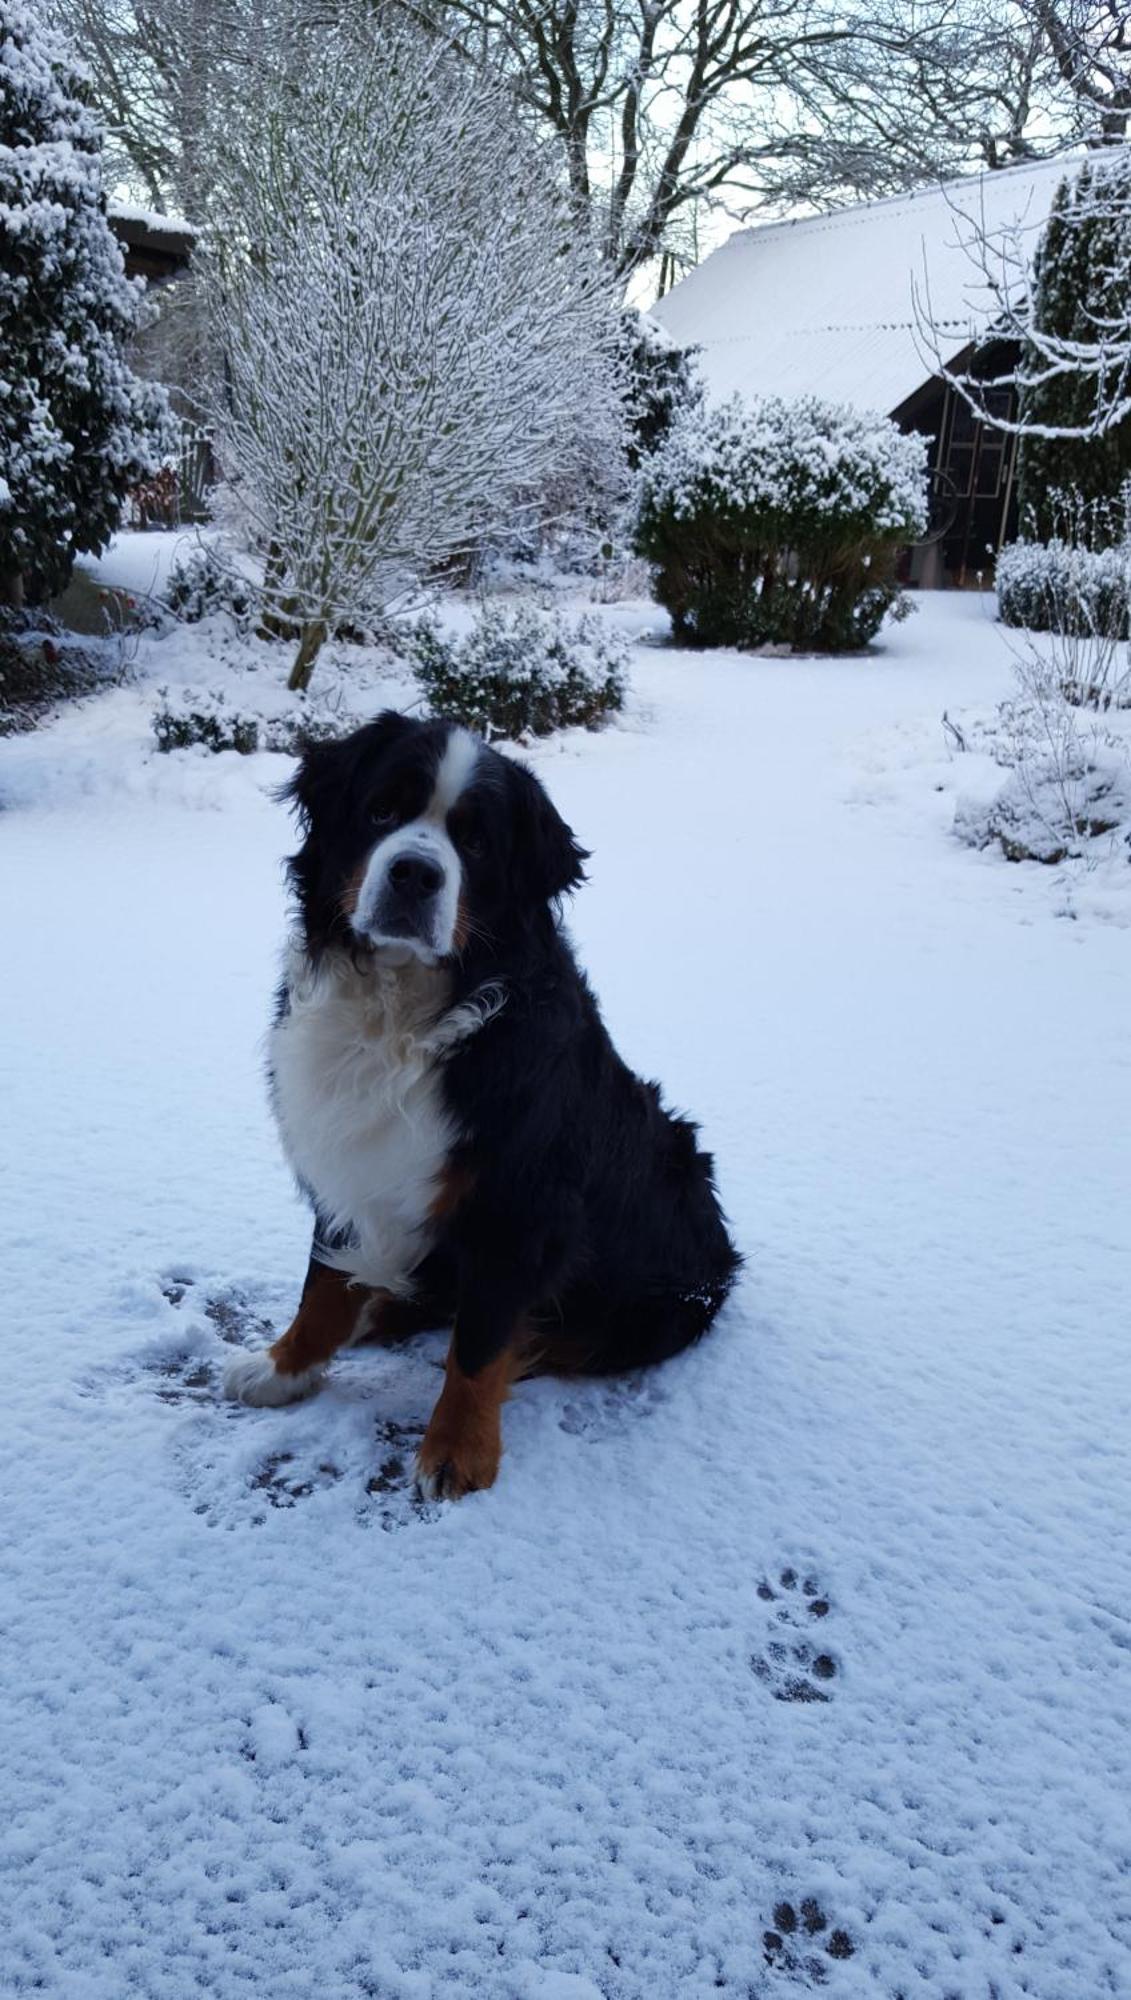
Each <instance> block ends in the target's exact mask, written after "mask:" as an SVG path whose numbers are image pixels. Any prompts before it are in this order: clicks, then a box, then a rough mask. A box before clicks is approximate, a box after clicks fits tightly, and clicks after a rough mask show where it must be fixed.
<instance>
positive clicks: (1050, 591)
mask: <svg viewBox="0 0 1131 2000" xmlns="http://www.w3.org/2000/svg"><path fill="white" fill-rule="evenodd" d="M994 584H995V588H996V590H997V608H998V616H999V617H1000V619H1001V621H1002V624H1003V625H1014V626H1023V627H1025V628H1026V629H1027V630H1028V631H1030V632H1109V633H1111V634H1112V636H1113V637H1116V638H1126V637H1127V630H1128V612H1129V600H1131V548H1129V547H1127V546H1126V545H1124V546H1122V547H1116V548H1103V549H1089V548H1084V547H1079V546H1075V545H1073V544H1072V543H1071V542H1067V541H1054V542H1010V543H1009V544H1008V545H1007V546H1006V547H1005V548H1004V549H1003V550H1002V551H1001V554H1000V555H999V557H998V559H997V567H996V570H995V572H994Z"/></svg>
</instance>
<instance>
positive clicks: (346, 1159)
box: [269, 953, 482, 1293]
mask: <svg viewBox="0 0 1131 2000" xmlns="http://www.w3.org/2000/svg"><path fill="white" fill-rule="evenodd" d="M288 977H289V986H290V1005H289V1008H288V1010H287V1012H286V1013H285V1014H284V1015H283V1017H282V1019H281V1020H280V1021H278V1022H277V1023H276V1025H275V1027H274V1028H273V1029H272V1031H271V1037H270V1045H269V1046H270V1061H271V1069H272V1075H273V1096H274V1107H275V1115H276V1118H277V1120H278V1124H279V1130H280V1132H281V1134H282V1139H283V1145H284V1147H285V1148H286V1152H287V1156H288V1158H289V1160H290V1162H291V1165H292V1166H293V1168H294V1170H295V1172H296V1173H297V1174H298V1175H299V1176H300V1177H301V1179H302V1180H303V1182H304V1183H305V1185H306V1186H307V1187H308V1188H309V1189H310V1190H311V1192H312V1193H313V1195H314V1197H315V1199H316V1200H317V1203H318V1207H319V1210H320V1213H321V1217H322V1220H323V1222H324V1224H326V1225H328V1226H329V1227H330V1228H331V1229H333V1230H334V1231H339V1230H348V1231H349V1232H350V1233H351V1237H352V1239H353V1240H354V1242H355V1243H356V1248H351V1249H349V1250H343V1251H341V1252H339V1253H335V1254H334V1255H333V1258H332V1261H333V1262H334V1263H335V1264H337V1265H339V1266H340V1267H341V1268H342V1269H345V1270H348V1271H349V1272H350V1273H351V1274H352V1275H353V1276H355V1277H358V1278H360V1279H362V1280H363V1282H364V1283H366V1284H370V1285H376V1286H380V1287H382V1288H383V1289H385V1290H388V1291H391V1292H400V1293H403V1292H406V1291H408V1290H410V1289H411V1274H412V1272H413V1270H414V1268H415V1266H416V1265H417V1264H418V1263H419V1262H420V1259H421V1258H422V1257H423V1256H424V1255H425V1253H426V1251H427V1249H428V1243H429V1233H430V1215H429V1211H430V1208H431V1204H432V1202H433V1201H434V1199H435V1197H436V1194H437V1192H438V1188H439V1180H440V1176H441V1174H442V1172H443V1168H444V1164H445V1161H446V1159H447V1156H448V1154H449V1152H450V1150H451V1147H452V1144H453V1142H454V1140H455V1138H456V1137H457V1133H456V1131H455V1128H454V1126H453V1123H452V1120H451V1118H450V1116H449V1114H448V1111H447V1109H446V1107H445V1104H444V1099H443V1091H442V1087H441V1080H440V1062H439V1058H440V1056H441V1054H442V1052H443V1050H444V1049H445V1048H447V1047H449V1046H450V1045H451V1042H452V1040H453V1039H458V1038H459V1035H460V1034H461V1033H463V1032H467V1030H468V1028H470V1027H472V1026H473V1025H476V1026H477V1025H478V1023H479V1020H480V1019H481V1018H482V1014H481V1013H479V1014H478V1015H477V1016H476V1018H475V1021H474V1023H472V1022H471V1021H468V1023H467V1026H466V1027H465V1026H464V1024H463V1022H462V1020H461V1021H457V1019H456V1016H455V1015H454V1014H452V1013H451V1012H448V1011H447V1007H448V998H449V982H448V976H447V974H446V973H445V972H444V971H443V970H441V969H438V968H434V967H429V966H423V965H419V964H416V963H413V964H410V965H406V966H404V967H403V968H401V969H398V970H395V971H394V970H390V969H387V968H383V967H381V966H380V965H376V964H372V963H371V964H369V965H367V966H365V967H364V968H363V969H362V970H358V968H357V967H355V966H354V965H353V964H352V962H351V961H350V960H349V959H348V958H345V957H342V958H335V959H332V960H327V961H326V962H325V963H324V964H323V965H322V966H321V967H320V968H319V970H318V971H317V972H316V973H314V972H312V971H311V970H310V967H309V965H308V963H307V961H306V960H305V958H304V957H303V956H302V955H301V954H298V953H296V954H295V955H294V957H293V958H292V962H291V965H290V967H289V968H288ZM458 1013H459V1014H460V1015H461V1016H462V1015H463V1013H464V1010H463V1009H459V1010H458ZM327 1261H330V1258H329V1257H328V1258H327Z"/></svg>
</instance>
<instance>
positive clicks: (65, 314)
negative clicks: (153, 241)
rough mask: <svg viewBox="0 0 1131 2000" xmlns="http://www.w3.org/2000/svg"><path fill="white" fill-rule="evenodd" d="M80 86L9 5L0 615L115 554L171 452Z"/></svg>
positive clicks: (50, 43) (1, 286)
mask: <svg viewBox="0 0 1131 2000" xmlns="http://www.w3.org/2000/svg"><path fill="white" fill-rule="evenodd" d="M87 100H88V91H87V87H86V84H85V82H84V79H83V76H82V74H81V73H80V71H79V69H78V67H77V66H76V64H75V63H74V62H73V61H72V60H71V58H70V57H69V55H68V53H67V51H66V49H65V48H64V46H63V44H62V43H61V42H60V40H59V39H58V37H57V36H56V35H55V34H54V33H53V32H52V31H51V30H49V29H47V28H46V27H45V26H44V25H43V23H42V20H41V18H40V16H39V15H38V14H37V13H36V12H34V11H33V10H32V8H30V7H29V6H26V5H24V4H23V0H0V600H7V601H8V602H9V603H16V604H18V603H20V602H21V601H22V600H23V598H24V597H25V596H27V597H29V598H31V599H32V600H38V599H41V598H43V597H46V596H50V595H51V593H52V592H53V591H56V590H59V589H61V588H62V586H63V585H64V584H65V583H66V581H67V578H68V577H69V575H70V572H71V566H72V564H73V561H74V558H75V556H76V554H78V553H80V552H81V551H84V550H86V551H97V550H100V549H101V548H103V547H104V546H105V544H106V543H107V541H108V540H109V539H110V536H111V534H112V533H113V531H114V529H115V527H116V526H117V522H118V516H119V512H120V509H121V504H122V501H123V499H124V497H125V495H126V493H127V491H128V490H129V488H130V487H132V486H134V485H135V484H136V483H137V482H138V481H139V480H140V479H142V478H144V477H146V476H147V475H150V474H152V473H154V472H155V471H156V470H157V467H158V464H159V460H160V450H161V447H162V446H163V444H164V443H165V441H166V433H165V424H166V405H165V399H164V395H163V392H162V391H161V390H160V389H158V388H156V387H155V386H154V385H153V384H152V383H143V382H140V381H138V380H137V378H136V377H135V376H134V375H133V374H132V373H131V371H130V369H129V368H128V367H127V365H126V362H125V359H124V353H125V348H126V345H127V343H128V342H129V340H130V339H131V337H132V335H133V334H134V333H135V331H136V330H137V327H138V325H139V322H140V319H141V315H142V295H141V288H140V287H139V286H137V285H133V284H131V283H129V282H128V280H127V279H126V276H125V273H124V269H123V265H122V256H121V251H120V250H119V247H118V244H117V242H116V241H115V239H114V236H113V235H112V233H111V230H110V226H109V224H108V222H107V220H106V214H105V208H104V202H103V188H102V159H101V149H102V128H101V126H100V124H99V122H98V120H97V118H96V117H95V116H94V114H93V112H92V111H91V109H90V107H89V103H88V101H87Z"/></svg>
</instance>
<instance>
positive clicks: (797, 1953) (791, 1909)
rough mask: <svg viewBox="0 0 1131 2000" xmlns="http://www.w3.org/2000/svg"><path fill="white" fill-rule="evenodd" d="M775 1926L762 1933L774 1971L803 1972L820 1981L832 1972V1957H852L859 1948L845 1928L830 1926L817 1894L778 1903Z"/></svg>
mask: <svg viewBox="0 0 1131 2000" xmlns="http://www.w3.org/2000/svg"><path fill="white" fill-rule="evenodd" d="M773 1926H774V1927H773V1929H772V1930H767V1931H763V1933H762V1949H763V1951H764V1953H765V1957H766V1964H767V1965H768V1966H770V1967H771V1969H772V1970H773V1971H775V1972H792V1973H801V1974H803V1975H804V1976H805V1977H806V1978H807V1979H810V1980H812V1981H814V1983H815V1984H817V1985H822V1984H823V1983H824V1981H825V1980H826V1979H827V1978H828V1976H829V1966H828V1960H829V1959H830V1958H832V1959H842V1958H851V1957H852V1955H853V1953H854V1952H855V1950H856V1946H855V1945H854V1944H853V1942H852V1939H851V1938H850V1937H849V1935H848V1932H847V1931H846V1930H843V1929H842V1928H841V1927H840V1925H839V1924H838V1925H835V1926H833V1927H830V1924H829V1920H828V1917H827V1916H826V1915H825V1912H824V1911H823V1909H822V1908H821V1905H820V1904H819V1903H818V1901H817V1899H816V1897H815V1896H803V1897H802V1899H801V1901H800V1903H798V1904H796V1905H795V1904H793V1903H778V1904H777V1905H776V1906H775V1908H774V1915H773Z"/></svg>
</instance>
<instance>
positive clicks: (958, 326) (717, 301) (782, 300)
mask: <svg viewBox="0 0 1131 2000" xmlns="http://www.w3.org/2000/svg"><path fill="white" fill-rule="evenodd" d="M1068 164H1069V163H1067V162H1066V161H1065V160H1064V159H1058V160H1042V161H1040V162H1037V163H1034V164H1032V165H1027V166H1023V167H1011V168H1008V169H1006V170H1005V171H1004V172H1001V173H995V174H984V175H973V176H971V177H969V178H967V179H964V180H955V181H948V182H945V183H943V184H941V185H938V186H935V187H932V188H926V189H924V190H923V191H922V192H921V193H919V194H910V195H894V196H892V197H891V198H890V199H888V200H886V201H876V202H868V203H865V204H862V205H861V206H859V207H856V208H844V209H839V210H837V211H835V212H834V213H833V214H831V215H816V216H809V217H805V218H803V219H802V220H800V221H795V222H772V223H762V224H760V225H759V226H757V227H755V228H753V229H740V230H738V231H736V233H735V234H734V235H733V236H731V237H729V238H728V240H727V241H726V242H725V243H724V244H722V245H721V246H720V248H719V249H718V250H715V251H713V252H712V254H711V255H710V256H709V257H707V258H705V260H704V261H703V263H702V264H700V265H698V266H697V268H696V269H695V270H694V271H692V272H691V273H690V274H689V275H688V276H687V277H686V278H684V279H683V280H682V282H681V283H680V284H678V285H676V286H675V287H674V289H673V290H672V291H670V292H669V293H668V294H667V296H666V298H663V299H661V300H660V301H659V304H658V305H655V306H653V307H652V309H651V310H652V316H653V318H655V319H657V320H659V322H660V324H661V325H662V326H664V327H665V328H666V329H667V331H668V333H669V334H670V335H671V337H672V338H673V340H675V341H677V342H678V343H679V345H680V346H692V345H698V346H699V347H700V348H701V349H702V352H701V354H700V356H699V365H700V368H701V370H702V373H703V375H704V377H705V378H706V382H707V388H708V392H709V394H710V396H711V397H712V399H716V398H722V397H724V396H729V395H732V394H733V393H734V391H735V390H738V391H739V392H740V393H742V394H745V395H776V396H797V395H802V394H811V395H821V396H827V397H828V398H829V399H830V400H831V401H833V402H845V403H852V404H855V405H856V406H857V408H860V409H877V410H884V411H892V410H896V409H898V408H899V406H900V405H901V404H902V403H904V402H906V401H907V399H908V397H910V396H912V395H913V394H914V393H915V391H916V390H917V389H918V388H920V387H921V386H922V384H923V383H924V382H925V381H926V380H927V378H928V377H929V375H930V374H931V373H932V369H931V366H930V363H929V361H927V360H925V359H924V356H923V342H922V336H921V334H919V333H917V327H916V308H915V294H916V291H917V292H918V294H919V297H920V300H921V301H922V303H923V304H924V305H926V303H927V298H928V296H929V302H930V315H931V318H932V320H933V322H934V324H935V325H936V326H938V327H939V328H940V330H942V329H946V331H947V332H948V333H949V332H950V331H951V330H953V334H954V339H953V348H952V352H953V354H954V355H957V354H958V353H960V352H961V350H962V349H963V348H964V347H965V346H966V345H967V344H968V341H969V338H970V330H971V327H977V328H978V329H979V330H982V329H984V328H985V327H986V326H987V325H988V324H989V323H990V318H991V310H990V308H991V301H990V299H989V297H988V295H987V292H986V288H985V283H984V280H980V279H979V274H978V271H977V269H976V267H975V265H974V264H973V262H972V261H971V258H970V255H969V252H968V250H967V249H964V248H963V241H964V240H965V241H966V242H967V243H969V241H970V239H971V236H972V233H973V228H974V225H975V224H977V225H979V226H981V225H982V224H983V221H984V226H985V229H986V231H987V233H988V234H989V235H990V237H991V239H992V237H993V236H994V234H995V233H997V232H1000V231H1001V230H1003V229H1006V228H1009V227H1011V226H1012V225H1013V224H1017V225H1019V226H1020V228H1021V229H1022V230H1023V231H1024V232H1025V234H1026V236H1028V233H1029V232H1030V231H1031V232H1032V235H1033V239H1034V241H1035V238H1036V235H1037V232H1038V231H1039V230H1040V228H1041V225H1042V223H1043V222H1044V220H1045V218H1046V216H1047V214H1048V211H1049V206H1050V204H1051V202H1052V198H1053V194H1054V193H1055V191H1056V188H1057V185H1058V183H1059V182H1060V181H1061V180H1062V179H1063V177H1064V174H1065V171H1066V169H1067V166H1068ZM946 358H948V359H949V358H950V356H949V354H948V355H947V357H946Z"/></svg>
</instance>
